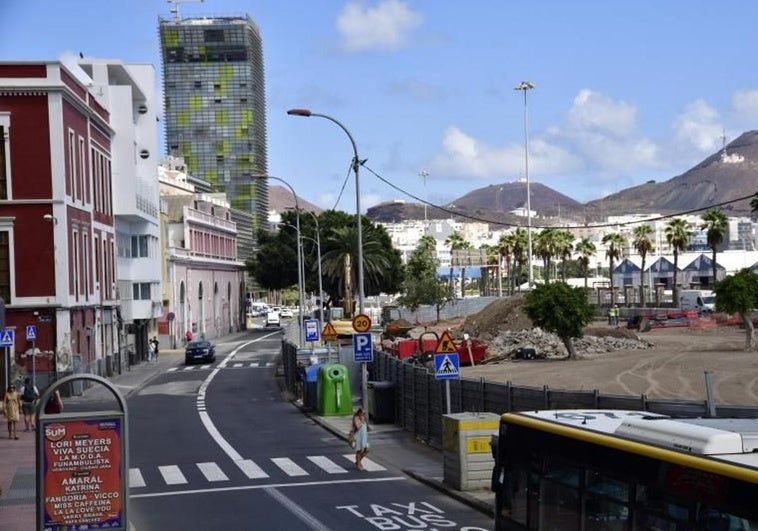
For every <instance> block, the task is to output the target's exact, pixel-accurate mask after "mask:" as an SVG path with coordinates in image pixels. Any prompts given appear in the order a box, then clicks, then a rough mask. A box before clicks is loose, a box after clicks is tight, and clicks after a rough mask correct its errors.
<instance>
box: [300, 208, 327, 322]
mask: <svg viewBox="0 0 758 531" xmlns="http://www.w3.org/2000/svg"><path fill="white" fill-rule="evenodd" d="M307 212H308V214H310V215H311V216H313V221H315V222H316V250H317V251H318V329H319V333H321V332H320V331H321V330H323V329H324V299H323V296H324V287H323V285H322V284H321V228H320V227H319V225H318V216H317V215H316V214H314V213H313V212H311V211H310V210H308V211H307ZM303 237H304V238H306V237H307V236H303ZM308 239H309V240H311V241H313V238H308Z"/></svg>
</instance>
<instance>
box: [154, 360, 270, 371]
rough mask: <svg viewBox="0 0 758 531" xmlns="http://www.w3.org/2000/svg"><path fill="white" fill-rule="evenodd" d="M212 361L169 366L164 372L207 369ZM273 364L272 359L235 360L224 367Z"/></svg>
mask: <svg viewBox="0 0 758 531" xmlns="http://www.w3.org/2000/svg"><path fill="white" fill-rule="evenodd" d="M213 366H214V365H213V364H212V363H204V364H203V365H184V366H180V367H169V368H168V369H166V372H188V371H198V370H208V369H211V368H213ZM273 366H274V362H272V361H235V362H232V363H229V364H228V365H226V367H224V368H225V369H268V368H270V367H273Z"/></svg>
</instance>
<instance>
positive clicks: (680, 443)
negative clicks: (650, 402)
mask: <svg viewBox="0 0 758 531" xmlns="http://www.w3.org/2000/svg"><path fill="white" fill-rule="evenodd" d="M512 416H524V417H530V418H533V419H536V420H539V421H547V422H550V423H551V424H559V425H561V426H566V427H571V428H577V429H581V430H582V431H589V432H595V433H598V434H604V435H610V436H612V437H618V438H623V439H626V440H631V441H636V442H640V443H644V444H649V445H652V446H656V447H659V448H666V449H669V450H675V451H678V452H683V453H687V454H691V455H699V456H703V457H710V458H713V459H718V460H723V461H727V462H731V463H737V464H741V465H747V466H750V467H753V468H758V419H752V418H750V419H746V418H672V417H668V416H666V415H659V414H655V413H650V412H647V411H630V410H597V409H567V410H544V411H522V412H518V413H506V414H504V415H503V419H504V420H508V418H511V417H512ZM530 425H531V424H530ZM548 431H549V430H548Z"/></svg>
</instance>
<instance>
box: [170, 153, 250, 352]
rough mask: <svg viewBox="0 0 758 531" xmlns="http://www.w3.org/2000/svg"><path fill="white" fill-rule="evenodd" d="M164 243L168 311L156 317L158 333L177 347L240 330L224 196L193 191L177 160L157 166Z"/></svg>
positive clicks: (239, 283)
mask: <svg viewBox="0 0 758 531" xmlns="http://www.w3.org/2000/svg"><path fill="white" fill-rule="evenodd" d="M159 181H160V190H161V209H162V214H163V216H164V219H163V226H164V228H163V230H164V242H165V244H166V248H165V251H164V252H165V253H166V254H165V257H166V261H165V264H166V270H165V272H164V286H165V291H167V293H165V291H164V293H165V294H164V298H165V299H166V300H167V301H168V302H169V304H168V308H169V310H170V311H169V312H168V313H167V314H166V315H165V316H164V317H163V318H162V319H160V320H159V322H158V328H159V331H160V334H161V335H162V336H165V335H168V336H169V337H170V344H171V345H172V346H173V345H181V344H182V342H183V341H184V339H185V336H186V334H187V331H190V332H191V333H192V337H193V338H200V337H204V338H206V339H213V338H216V337H219V336H222V335H224V334H228V333H230V332H236V331H239V330H241V328H242V326H243V324H244V323H242V322H241V320H240V315H241V314H242V310H243V309H244V294H245V285H244V263H242V262H241V261H240V260H238V258H237V224H236V223H234V222H233V221H232V220H231V211H230V209H229V203H228V202H227V200H226V196H225V194H223V193H221V194H205V193H195V192H194V187H193V186H192V185H191V184H188V183H187V176H186V173H185V172H184V167H183V161H182V160H181V159H170V161H169V162H168V163H166V164H164V165H163V166H162V167H161V168H159Z"/></svg>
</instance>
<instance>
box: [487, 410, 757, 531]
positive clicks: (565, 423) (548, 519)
mask: <svg viewBox="0 0 758 531" xmlns="http://www.w3.org/2000/svg"><path fill="white" fill-rule="evenodd" d="M492 451H493V455H494V457H495V467H494V469H493V475H492V490H493V491H494V492H495V528H496V529H497V530H498V531H503V530H525V529H538V530H556V531H558V530H560V531H570V530H587V531H595V530H598V531H599V530H603V531H616V530H618V531H636V530H640V531H642V530H644V531H649V530H661V531H664V530H665V531H674V530H676V531H680V530H707V531H710V530H733V531H738V530H739V531H747V530H758V419H740V418H672V417H667V416H664V415H656V414H651V413H649V412H644V411H621V410H619V411H616V410H602V411H600V410H552V411H534V412H519V413H506V414H504V415H503V416H502V418H501V420H500V429H499V432H498V434H497V435H493V437H492Z"/></svg>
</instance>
